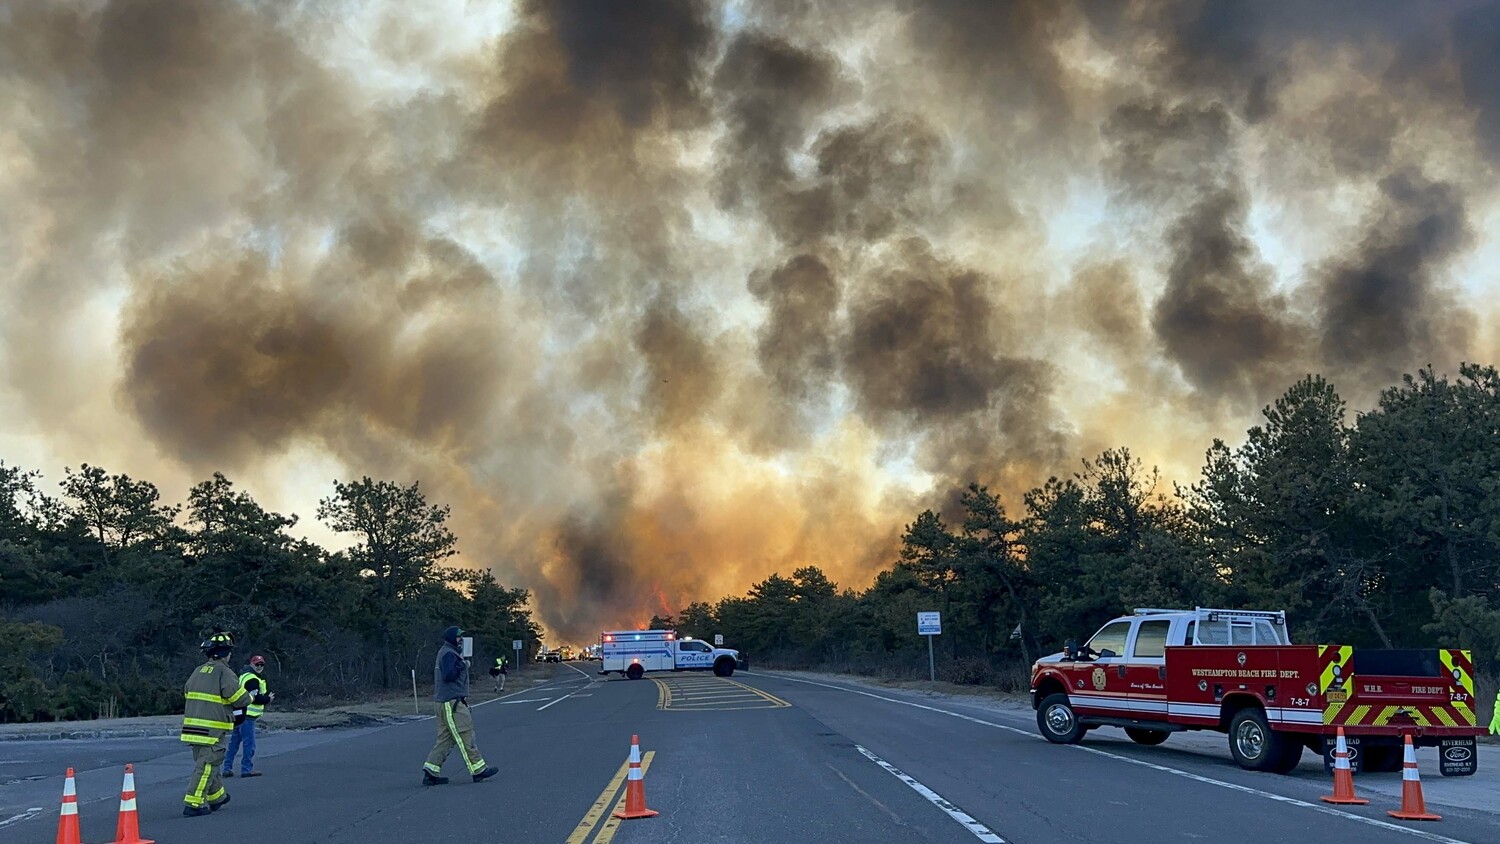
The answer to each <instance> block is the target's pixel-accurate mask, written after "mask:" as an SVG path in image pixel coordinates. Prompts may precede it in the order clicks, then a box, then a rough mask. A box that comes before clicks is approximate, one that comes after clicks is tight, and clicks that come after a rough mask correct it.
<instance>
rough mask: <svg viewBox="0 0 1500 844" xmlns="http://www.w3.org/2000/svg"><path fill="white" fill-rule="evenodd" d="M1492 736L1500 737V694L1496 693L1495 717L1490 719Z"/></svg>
mask: <svg viewBox="0 0 1500 844" xmlns="http://www.w3.org/2000/svg"><path fill="white" fill-rule="evenodd" d="M1490 735H1492V736H1500V692H1495V717H1493V718H1491V719H1490Z"/></svg>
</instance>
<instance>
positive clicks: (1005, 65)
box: [0, 0, 1500, 637]
mask: <svg viewBox="0 0 1500 844" xmlns="http://www.w3.org/2000/svg"><path fill="white" fill-rule="evenodd" d="M1497 34H1500V4H1497V3H1495V2H1481V0H1465V2H1458V3H1452V4H1445V5H1442V6H1437V7H1434V6H1432V5H1430V4H1410V3H1404V2H1375V3H1372V2H1359V3H1353V2H1349V3H1344V2H1336V3H1332V4H1329V3H1320V4H1291V3H1278V4H1269V3H1229V2H1219V1H1218V0H1201V2H1188V3H1174V4H1160V3H1149V2H1139V3H1108V4H1099V3H1079V4H1076V5H1074V4H1069V3H1054V2H1040V1H1039V2H1017V3H995V2H985V1H984V0H945V2H936V3H934V2H921V3H918V2H908V0H883V1H882V2H874V3H864V2H861V3H855V2H849V3H812V2H798V0H768V2H759V3H757V2H752V3H747V4H735V5H731V6H720V5H717V4H711V3H699V2H688V0H682V2H653V3H636V2H627V1H626V0H620V2H600V3H592V2H588V3H586V2H573V1H572V0H557V1H556V2H554V1H553V0H530V1H529V2H521V3H519V4H517V6H516V7H515V8H513V9H501V10H496V9H493V8H492V7H491V4H470V3H464V2H461V1H460V0H442V1H441V2H436V3H432V4H427V5H420V6H412V5H411V4H404V3H395V2H381V0H368V2H349V3H347V4H344V6H342V7H340V8H339V11H338V12H337V13H333V12H330V11H329V7H327V6H325V5H323V4H288V3H277V2H271V1H270V0H236V1H235V2H225V1H224V0H71V1H70V0H59V1H58V2H52V3H33V2H21V0H15V2H0V78H3V79H4V80H5V82H4V83H3V86H0V91H3V92H4V96H0V126H3V127H5V128H4V129H0V161H3V163H4V166H3V167H0V259H3V261H4V265H5V266H6V267H7V268H8V272H7V274H6V277H5V280H4V283H3V285H0V308H3V313H4V314H5V316H4V317H3V323H0V325H3V331H0V379H3V380H0V408H3V409H4V411H5V415H6V418H7V421H8V423H9V424H8V425H7V426H6V430H5V431H3V432H0V458H5V459H7V460H10V461H12V462H20V463H28V464H31V465H36V466H38V467H39V468H44V469H49V468H50V469H52V470H53V471H55V467H59V466H61V465H63V464H75V465H76V463H78V462H82V461H85V460H87V461H88V462H91V463H97V464H102V465H105V466H106V467H109V468H110V469H112V470H118V471H127V472H129V473H130V474H132V475H135V476H142V477H150V478H154V479H158V480H159V481H161V482H162V483H163V484H164V485H165V486H166V487H167V492H168V494H172V492H173V490H174V488H175V489H179V490H180V489H182V488H185V486H186V484H187V483H189V482H191V481H193V480H197V479H200V478H201V477H203V476H204V475H205V474H206V473H207V472H209V471H212V470H223V471H225V472H226V473H228V474H229V475H231V476H233V477H236V478H237V479H238V478H241V477H243V478H245V479H246V481H247V486H248V488H250V489H251V490H252V491H254V492H255V493H256V494H257V495H259V496H260V497H262V498H263V499H265V500H266V501H267V503H268V505H270V506H274V507H278V508H280V509H283V510H287V509H294V508H295V509H298V510H300V511H302V514H303V515H304V517H306V516H307V515H309V513H308V511H309V510H310V509H311V504H312V502H314V501H315V500H316V499H317V498H318V497H319V496H320V495H326V494H327V487H326V484H327V481H328V476H329V475H338V476H341V477H349V476H357V475H361V474H370V475H376V476H381V477H387V478H391V479H393V480H399V481H403V482H404V481H410V480H420V481H421V482H422V483H423V486H424V489H426V490H427V491H428V492H429V494H430V495H431V496H432V497H433V498H434V499H435V500H438V501H441V502H443V503H448V504H451V505H452V507H453V513H454V519H455V529H456V531H457V533H458V534H459V536H460V540H461V549H462V557H461V562H462V563H463V564H465V565H470V566H485V567H490V568H493V569H495V570H496V573H497V575H498V576H499V577H500V578H501V579H502V580H503V581H505V582H506V583H508V584H515V585H519V586H525V587H529V588H532V589H534V590H535V592H536V595H537V601H538V609H539V610H540V613H541V617H542V619H543V620H544V622H545V623H546V624H547V625H548V626H549V627H550V628H552V630H553V631H554V632H555V633H557V634H559V635H561V636H565V637H586V636H590V635H592V633H593V631H597V629H599V627H601V626H611V625H626V624H633V623H638V622H640V621H643V620H644V619H645V618H646V617H647V616H648V615H649V614H650V613H651V612H655V611H669V610H674V609H676V608H678V607H680V606H681V605H682V604H683V603H685V602H686V601H688V600H694V599H704V598H707V599H713V598H716V597H718V596H720V595H723V594H726V593H730V592H738V591H741V590H743V589H744V588H745V587H747V586H748V585H749V584H750V583H751V582H752V581H754V580H756V579H759V578H762V577H764V576H766V575H768V574H770V573H771V572H772V571H777V570H780V571H782V572H783V573H786V572H788V571H790V569H792V568H794V567H796V566H800V565H807V564H813V565H819V566H822V567H823V568H824V569H825V570H826V571H828V573H829V574H830V576H832V577H833V578H835V579H836V580H839V581H840V582H843V583H846V584H848V585H852V586H860V585H863V584H864V583H865V582H867V579H868V577H869V575H870V573H871V572H872V571H874V570H875V569H876V568H877V567H879V566H881V565H883V564H886V563H888V562H889V561H890V559H891V553H892V550H893V548H894V545H895V542H896V540H897V536H898V534H899V531H900V528H901V525H902V523H903V522H905V521H909V520H910V518H911V516H912V514H913V513H915V512H916V511H917V510H918V509H920V508H922V507H926V506H937V505H941V504H942V502H944V501H945V500H946V498H947V496H948V495H949V494H950V492H951V490H952V489H954V488H955V487H957V486H961V485H963V484H966V483H968V482H970V481H978V482H980V483H986V484H989V485H991V486H992V487H995V488H997V489H999V490H1001V491H1002V492H1003V493H1004V494H1006V495H1007V496H1014V494H1015V493H1016V492H1018V491H1020V490H1023V489H1025V488H1026V487H1028V486H1030V485H1033V484H1036V483H1039V482H1040V481H1042V480H1044V479H1045V477H1046V476H1047V475H1048V474H1052V473H1062V472H1068V471H1072V470H1073V469H1074V468H1076V466H1077V460H1078V459H1079V458H1081V457H1087V456H1090V455H1091V454H1093V453H1095V452H1097V450H1099V449H1102V448H1106V447H1112V446H1118V445H1127V446H1130V447H1131V448H1132V449H1133V450H1135V451H1136V452H1137V453H1139V454H1142V455H1143V456H1145V457H1146V458H1147V460H1149V461H1150V462H1153V463H1160V464H1162V465H1163V467H1164V468H1165V469H1166V470H1167V471H1168V474H1169V476H1175V477H1178V478H1182V479H1185V478H1184V477H1183V476H1184V475H1186V474H1187V473H1190V472H1191V471H1193V470H1194V469H1195V468H1196V466H1195V461H1196V460H1197V458H1198V456H1199V455H1200V454H1201V449H1202V447H1203V445H1204V443H1205V442H1206V441H1207V439H1208V438H1209V437H1211V436H1226V437H1233V436H1234V435H1235V434H1236V433H1237V432H1238V431H1240V430H1243V428H1244V427H1245V424H1246V423H1247V422H1249V421H1250V420H1251V418H1252V416H1253V414H1254V412H1255V411H1256V409H1257V408H1258V407H1259V406H1260V405H1261V404H1263V403H1266V402H1268V401H1270V400H1271V399H1272V398H1274V397H1275V395H1276V394H1277V393H1279V392H1280V391H1281V390H1282V389H1284V388H1285V386H1286V385H1287V384H1289V383H1290V382H1291V381H1292V380H1294V379H1295V378H1296V377H1298V376H1299V375H1300V374H1302V373H1304V372H1309V371H1318V372H1324V373H1327V374H1328V375H1330V376H1331V377H1332V378H1334V379H1335V383H1336V384H1337V386H1338V387H1339V389H1340V391H1341V392H1342V393H1343V394H1344V395H1345V396H1346V397H1347V398H1350V399H1351V400H1352V401H1353V402H1354V403H1355V405H1356V406H1360V405H1361V404H1362V403H1365V404H1367V403H1368V402H1369V400H1370V399H1371V397H1372V396H1373V395H1374V394H1375V391H1377V390H1378V389H1379V388H1381V387H1382V386H1385V385H1387V384H1388V383H1390V382H1391V381H1392V380H1393V379H1394V378H1395V377H1397V376H1398V375H1399V373H1401V372H1403V371H1410V370H1413V369H1415V368H1417V367H1421V366H1424V365H1427V364H1429V363H1430V364H1433V365H1435V366H1437V367H1438V368H1439V369H1445V368H1452V367H1453V366H1454V365H1456V364H1457V363H1458V362H1459V361H1460V360H1463V359H1479V360H1487V361H1493V360H1494V359H1495V356H1496V354H1495V353H1496V352H1497V351H1500V343H1497V338H1496V337H1495V336H1494V335H1493V334H1492V333H1491V332H1490V331H1489V329H1488V322H1487V320H1486V319H1485V317H1487V316H1488V314H1489V312H1490V308H1489V306H1488V305H1487V304H1483V303H1485V302H1486V301H1487V300H1489V299H1491V298H1493V297H1492V294H1493V292H1494V291H1493V290H1491V289H1490V288H1491V287H1492V286H1493V284H1494V283H1495V282H1496V281H1497V279H1496V278H1495V277H1494V275H1493V273H1489V274H1488V275H1486V273H1487V272H1489V271H1488V269H1487V268H1488V267H1490V266H1492V265H1493V259H1494V256H1495V255H1496V254H1497V253H1496V250H1497V249H1500V241H1496V240H1495V235H1494V234H1493V232H1494V231H1496V227H1495V226H1494V224H1493V223H1494V220H1495V219H1496V215H1497V214H1500V193H1497V190H1496V188H1495V187H1494V186H1495V185H1496V184H1500V183H1497V181H1496V180H1495V179H1494V178H1492V176H1493V174H1494V173H1495V168H1496V166H1497V165H1500V99H1497V90H1500V88H1497V86H1496V85H1495V84H1494V80H1495V78H1496V77H1497V74H1500V64H1497V58H1496V57H1497V56H1500V42H1497V40H1496V38H1497ZM1486 257H1488V259H1489V260H1486ZM1487 294H1491V295H1487ZM1011 502H1012V503H1014V499H1013V498H1012V499H1011ZM310 521H311V520H310V519H306V518H304V522H303V524H304V525H306V524H308V523H309V522H310ZM319 538H320V539H325V540H330V539H331V538H329V537H319Z"/></svg>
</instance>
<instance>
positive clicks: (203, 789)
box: [180, 633, 245, 818]
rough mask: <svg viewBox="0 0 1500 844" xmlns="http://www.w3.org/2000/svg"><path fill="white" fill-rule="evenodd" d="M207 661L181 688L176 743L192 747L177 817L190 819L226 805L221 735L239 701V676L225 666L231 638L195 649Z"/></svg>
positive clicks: (221, 636)
mask: <svg viewBox="0 0 1500 844" xmlns="http://www.w3.org/2000/svg"><path fill="white" fill-rule="evenodd" d="M198 648H199V650H201V651H203V655H204V656H206V657H208V662H206V663H204V664H203V665H200V666H198V667H197V668H195V669H193V673H192V674H190V675H188V681H187V684H186V685H185V686H184V687H183V697H184V698H185V704H184V706H183V710H182V735H181V736H180V738H181V740H182V741H184V742H186V743H188V744H190V745H192V748H193V778H192V779H191V780H189V781H188V791H187V795H186V796H185V797H183V798H182V802H183V807H182V814H183V816H184V817H189V818H195V817H201V816H203V815H207V814H209V813H211V812H217V811H218V810H219V809H220V808H221V807H222V806H223V805H224V804H226V803H228V802H229V793H228V792H226V791H225V790H224V782H223V780H221V779H219V765H220V764H222V762H223V759H224V743H225V740H224V736H225V735H226V734H228V733H229V731H231V730H233V729H234V726H235V722H234V719H235V717H236V716H235V714H234V710H235V708H236V706H237V705H238V704H239V702H240V700H241V699H243V698H244V697H245V690H244V689H243V688H241V687H240V678H238V677H236V676H235V674H234V671H233V670H231V669H230V667H229V656H230V654H231V653H233V651H234V639H233V638H232V637H231V636H230V635H229V634H228V633H215V634H213V635H212V636H209V637H208V638H207V639H205V640H203V643H202V644H201V645H199V646H198Z"/></svg>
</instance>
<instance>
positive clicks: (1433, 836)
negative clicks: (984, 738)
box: [766, 674, 1471, 844]
mask: <svg viewBox="0 0 1500 844" xmlns="http://www.w3.org/2000/svg"><path fill="white" fill-rule="evenodd" d="M766 676H770V677H775V678H776V679H778V680H787V681H789V682H792V683H805V684H807V685H809V686H821V687H823V688H825V689H835V690H837V691H841V692H848V693H850V694H855V695H864V696H865V697H872V698H875V699H876V700H883V701H886V702H887V703H899V704H901V705H902V706H910V707H913V708H915V709H925V710H927V711H928V712H936V713H938V714H940V715H947V716H950V717H953V718H958V719H961V720H964V721H969V722H972V723H975V724H983V725H984V726H986V727H994V728H995V729H997V730H1005V731H1006V732H1011V733H1015V734H1016V735H1021V736H1025V737H1027V738H1030V739H1036V740H1037V741H1046V739H1045V738H1043V737H1041V736H1039V735H1037V734H1036V733H1033V732H1029V731H1027V730H1022V729H1019V728H1017V727H1011V726H1008V725H1005V724H996V723H995V722H993V721H986V720H984V719H983V718H975V717H974V716H972V715H964V714H963V713H960V712H951V711H949V710H947V709H939V708H938V707H936V706H928V705H927V704H925V703H914V702H912V701H909V700H901V699H900V698H894V697H886V696H885V695H877V694H874V693H873V692H865V691H860V690H859V689H851V688H849V687H847V686H835V685H833V684H831V683H817V682H814V681H812V680H803V679H801V678H798V677H787V676H785V675H782V674H768V675H766ZM1059 747H1061V748H1068V749H1072V750H1081V751H1084V752H1085V753H1093V754H1097V755H1099V756H1107V757H1109V758H1110V759H1117V760H1119V761H1121V762H1129V763H1130V764H1132V765H1141V766H1143V767H1146V768H1151V769H1152V770H1155V771H1161V772H1162V773H1166V774H1172V775H1174V776H1179V777H1184V778H1186V779H1190V780H1193V781H1194V782H1201V783H1203V784H1204V785H1216V786H1218V787H1219V788H1227V789H1229V790H1230V791H1238V792H1240V793H1242V794H1253V795H1255V796H1256V797H1264V798H1266V799H1267V800H1275V801H1276V802H1278V803H1285V804H1287V805H1289V806H1298V807H1301V808H1303V809H1312V810H1313V811H1315V812H1321V813H1322V814H1325V815H1332V816H1333V817H1336V818H1343V819H1344V820H1349V821H1355V822H1357V823H1362V824H1367V825H1369V826H1375V827H1379V828H1381V829H1387V830H1390V831H1392V832H1400V833H1405V834H1406V835H1410V836H1412V837H1414V838H1421V839H1423V840H1425V841H1435V842H1437V843H1438V844H1471V842H1467V841H1462V840H1460V839H1457V838H1448V837H1447V836H1444V835H1438V834H1437V833H1434V832H1426V831H1423V830H1420V829H1413V828H1411V827H1406V826H1397V825H1396V824H1393V823H1386V822H1385V821H1381V820H1376V819H1375V818H1366V817H1363V816H1360V815H1354V814H1350V813H1349V812H1342V811H1339V810H1338V809H1334V808H1330V807H1328V806H1321V805H1319V804H1317V803H1309V802H1307V801H1305V800H1298V799H1296V798H1295V797H1286V796H1284V795H1281V794H1275V793H1272V792H1269V791H1261V790H1260V789H1258V788H1251V787H1249V786H1247V785H1239V784H1238V783H1232V782H1225V781H1223V780H1216V779H1213V778H1212V777H1205V776H1200V775H1198V774H1193V773H1189V772H1187V771H1183V770H1179V769H1177V768H1169V767H1167V766H1166V765H1158V764H1156V763H1154V762H1146V761H1142V760H1140V759H1132V758H1130V757H1129V756H1120V755H1119V754H1115V753H1110V752H1109V751H1107V750H1100V749H1098V748H1096V747H1085V746H1083V745H1081V744H1070V745H1059Z"/></svg>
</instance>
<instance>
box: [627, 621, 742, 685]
mask: <svg viewBox="0 0 1500 844" xmlns="http://www.w3.org/2000/svg"><path fill="white" fill-rule="evenodd" d="M599 653H600V656H601V657H602V660H601V664H600V666H599V673H600V674H609V673H610V672H615V673H618V674H621V675H624V676H626V677H629V678H630V679H632V680H639V679H640V678H641V675H643V674H645V673H646V672H647V671H712V672H713V673H715V674H717V675H718V676H720V677H729V676H731V675H733V674H734V670H735V669H736V668H738V669H739V670H741V671H744V670H747V669H748V668H749V667H750V660H749V659H747V658H746V657H745V656H744V655H742V654H741V653H740V652H739V651H737V650H734V649H732V648H716V647H714V646H713V645H710V644H709V643H707V642H704V641H702V640H699V639H694V638H692V637H689V636H684V637H683V638H681V639H679V638H677V632H676V631H675V630H614V631H611V630H606V631H605V632H603V633H600V634H599Z"/></svg>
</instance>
